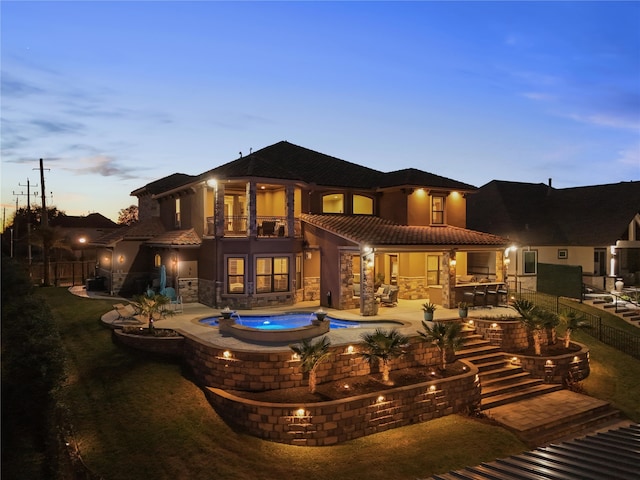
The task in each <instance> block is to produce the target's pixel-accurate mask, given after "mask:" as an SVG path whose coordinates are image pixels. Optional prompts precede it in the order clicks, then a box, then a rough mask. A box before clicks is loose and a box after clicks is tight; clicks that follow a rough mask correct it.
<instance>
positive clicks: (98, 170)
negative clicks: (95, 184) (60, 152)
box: [64, 155, 138, 179]
mask: <svg viewBox="0 0 640 480" xmlns="http://www.w3.org/2000/svg"><path fill="white" fill-rule="evenodd" d="M79 163H80V166H78V167H65V168H64V169H65V170H67V171H69V172H72V173H74V174H76V175H100V176H102V177H119V178H121V179H132V178H137V177H138V175H134V174H133V172H135V171H136V169H135V168H131V167H125V166H122V165H120V164H119V163H118V161H117V160H115V159H114V158H112V157H109V156H107V155H95V156H92V157H86V158H82V159H80V162H79Z"/></svg>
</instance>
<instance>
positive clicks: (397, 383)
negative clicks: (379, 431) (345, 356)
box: [228, 361, 468, 403]
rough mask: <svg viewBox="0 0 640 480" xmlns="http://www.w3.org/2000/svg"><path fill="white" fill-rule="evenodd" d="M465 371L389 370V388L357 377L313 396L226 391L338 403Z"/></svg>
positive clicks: (297, 391)
mask: <svg viewBox="0 0 640 480" xmlns="http://www.w3.org/2000/svg"><path fill="white" fill-rule="evenodd" d="M465 369H466V371H468V367H466V366H465V365H464V364H463V363H462V362H460V361H457V362H455V363H452V364H449V365H447V369H446V370H445V372H444V373H443V372H441V371H440V370H438V369H434V368H427V367H415V368H403V369H399V370H392V371H391V373H390V378H391V382H392V384H385V383H383V382H382V380H381V378H380V374H371V375H360V376H354V377H348V378H344V379H341V380H336V381H332V382H326V383H321V384H319V385H318V386H317V388H316V392H315V393H311V392H310V391H309V388H308V387H306V386H304V387H292V388H283V389H279V390H266V391H261V392H250V391H240V390H228V392H229V393H232V394H233V395H237V396H238V397H242V398H247V399H251V400H257V401H260V402H271V403H314V402H326V401H330V400H338V399H342V398H348V397H355V396H357V395H365V394H371V393H375V392H383V391H385V390H390V389H392V388H397V387H402V386H407V385H414V384H417V383H423V382H427V381H429V380H436V379H441V378H447V377H452V376H455V375H460V374H462V373H464V372H465Z"/></svg>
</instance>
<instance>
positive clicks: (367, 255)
mask: <svg viewBox="0 0 640 480" xmlns="http://www.w3.org/2000/svg"><path fill="white" fill-rule="evenodd" d="M374 269H375V262H374V253H373V252H362V253H361V261H360V313H361V314H362V315H363V316H371V315H377V314H378V302H376V298H375V286H374V280H375V278H374V274H375V272H374Z"/></svg>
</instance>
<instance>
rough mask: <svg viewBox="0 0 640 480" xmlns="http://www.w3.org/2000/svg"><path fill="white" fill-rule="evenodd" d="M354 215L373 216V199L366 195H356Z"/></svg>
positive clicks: (354, 198) (354, 197)
mask: <svg viewBox="0 0 640 480" xmlns="http://www.w3.org/2000/svg"><path fill="white" fill-rule="evenodd" d="M353 213H354V214H356V215H373V199H372V198H369V197H365V196H364V195H354V196H353Z"/></svg>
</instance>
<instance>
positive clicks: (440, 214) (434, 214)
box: [431, 195, 444, 225]
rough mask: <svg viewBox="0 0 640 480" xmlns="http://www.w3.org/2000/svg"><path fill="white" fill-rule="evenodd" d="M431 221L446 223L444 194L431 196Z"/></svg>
mask: <svg viewBox="0 0 640 480" xmlns="http://www.w3.org/2000/svg"><path fill="white" fill-rule="evenodd" d="M431 223H434V224H436V225H443V224H444V196H442V195H434V196H432V197H431Z"/></svg>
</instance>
